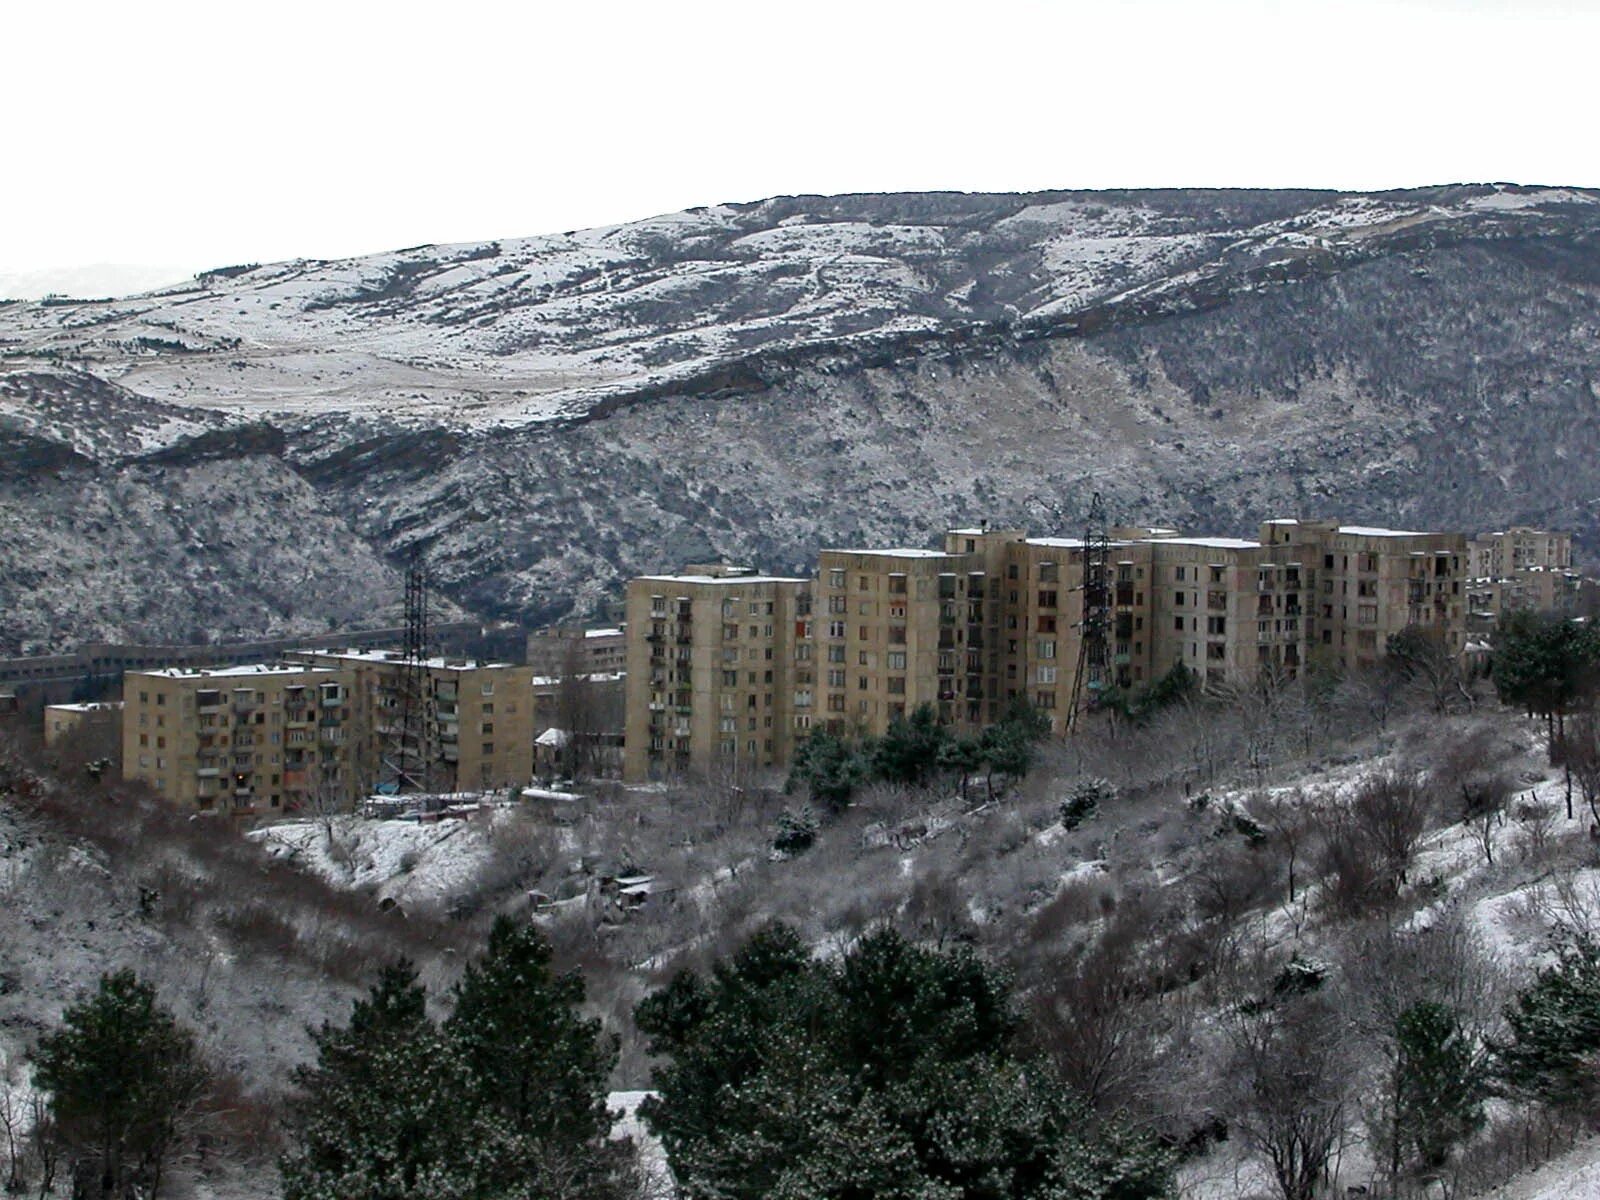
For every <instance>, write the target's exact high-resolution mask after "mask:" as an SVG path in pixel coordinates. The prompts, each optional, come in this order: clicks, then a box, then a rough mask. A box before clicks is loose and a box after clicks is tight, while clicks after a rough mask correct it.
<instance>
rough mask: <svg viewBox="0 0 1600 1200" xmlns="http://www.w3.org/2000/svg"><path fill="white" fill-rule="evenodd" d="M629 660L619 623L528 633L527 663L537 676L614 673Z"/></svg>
mask: <svg viewBox="0 0 1600 1200" xmlns="http://www.w3.org/2000/svg"><path fill="white" fill-rule="evenodd" d="M627 662H628V639H627V636H626V635H625V634H624V632H623V631H622V629H620V628H619V627H617V626H604V627H601V628H584V627H583V626H577V625H552V626H551V627H549V628H548V629H541V630H539V631H537V632H536V633H531V634H529V635H528V666H529V667H531V668H532V670H533V673H534V675H535V676H542V677H545V678H551V677H554V676H558V675H565V674H568V673H577V674H584V675H614V674H616V673H618V672H620V671H622V670H624V669H625V668H626V666H627Z"/></svg>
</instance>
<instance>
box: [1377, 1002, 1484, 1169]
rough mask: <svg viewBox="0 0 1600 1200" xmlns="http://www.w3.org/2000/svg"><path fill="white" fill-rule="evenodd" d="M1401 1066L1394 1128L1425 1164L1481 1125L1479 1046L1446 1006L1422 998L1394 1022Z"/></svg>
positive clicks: (1434, 1162)
mask: <svg viewBox="0 0 1600 1200" xmlns="http://www.w3.org/2000/svg"><path fill="white" fill-rule="evenodd" d="M1395 1041H1396V1044H1397V1045H1398V1047H1399V1052H1400V1057H1399V1062H1398V1067H1399V1070H1398V1072H1397V1077H1396V1083H1397V1087H1396V1089H1395V1090H1396V1095H1395V1097H1394V1101H1393V1103H1394V1107H1395V1126H1396V1129H1397V1131H1398V1133H1399V1135H1400V1137H1401V1139H1402V1141H1403V1142H1404V1143H1406V1144H1407V1145H1409V1147H1410V1148H1411V1150H1412V1152H1413V1153H1415V1154H1416V1156H1417V1159H1418V1161H1419V1162H1420V1163H1421V1164H1422V1165H1423V1166H1425V1167H1438V1166H1441V1165H1443V1163H1444V1162H1445V1160H1446V1159H1447V1158H1449V1156H1450V1151H1451V1150H1453V1149H1454V1148H1455V1147H1456V1146H1458V1145H1460V1144H1461V1143H1462V1142H1464V1141H1466V1140H1467V1138H1469V1137H1471V1136H1472V1135H1473V1134H1474V1133H1476V1132H1477V1131H1478V1130H1479V1129H1481V1128H1482V1127H1483V1120H1484V1118H1483V1101H1484V1086H1483V1072H1482V1067H1481V1064H1480V1062H1479V1056H1478V1052H1477V1049H1476V1047H1474V1046H1473V1044H1472V1041H1471V1039H1470V1038H1469V1037H1468V1036H1467V1034H1466V1032H1465V1031H1464V1030H1463V1029H1462V1028H1461V1020H1460V1018H1459V1017H1458V1016H1457V1015H1456V1013H1455V1011H1454V1010H1453V1009H1451V1008H1450V1007H1449V1006H1448V1005H1444V1004H1439V1003H1436V1002H1434V1001H1426V1000H1424V1001H1419V1002H1417V1003H1416V1004H1413V1005H1411V1006H1410V1007H1409V1008H1407V1009H1406V1010H1405V1011H1404V1012H1402V1013H1401V1014H1400V1017H1399V1019H1398V1020H1397V1021H1396V1022H1395Z"/></svg>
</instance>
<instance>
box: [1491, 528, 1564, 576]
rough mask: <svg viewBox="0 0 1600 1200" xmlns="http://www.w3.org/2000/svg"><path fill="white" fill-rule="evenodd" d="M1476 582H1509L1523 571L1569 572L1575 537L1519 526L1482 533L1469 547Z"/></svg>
mask: <svg viewBox="0 0 1600 1200" xmlns="http://www.w3.org/2000/svg"><path fill="white" fill-rule="evenodd" d="M1467 551H1468V553H1469V554H1470V555H1471V556H1472V561H1471V563H1470V565H1469V567H1468V571H1469V573H1470V574H1471V577H1472V578H1473V579H1507V578H1509V577H1511V576H1514V575H1517V574H1518V573H1520V572H1523V571H1534V570H1538V571H1566V570H1569V569H1570V568H1571V567H1572V535H1571V534H1570V533H1557V532H1555V531H1552V530H1548V529H1529V528H1527V527H1526V526H1522V525H1517V526H1513V527H1512V528H1510V529H1503V530H1499V531H1497V532H1494V533H1480V534H1479V535H1478V536H1477V537H1475V538H1473V539H1472V541H1471V542H1469V543H1468V546H1467Z"/></svg>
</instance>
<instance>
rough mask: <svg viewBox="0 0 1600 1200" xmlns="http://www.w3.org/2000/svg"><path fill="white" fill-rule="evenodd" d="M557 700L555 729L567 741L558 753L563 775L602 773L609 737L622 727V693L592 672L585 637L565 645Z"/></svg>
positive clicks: (573, 776)
mask: <svg viewBox="0 0 1600 1200" xmlns="http://www.w3.org/2000/svg"><path fill="white" fill-rule="evenodd" d="M555 700H556V703H555V713H554V717H555V726H556V728H557V729H560V730H561V731H562V733H563V734H564V735H565V739H566V740H565V741H564V742H563V743H562V745H561V746H560V749H559V752H558V755H559V758H558V761H559V762H560V766H561V771H562V773H563V774H564V775H566V776H568V777H569V778H571V779H574V780H578V779H583V778H585V777H586V776H591V775H595V774H598V773H599V771H600V768H601V766H602V759H603V746H604V744H605V738H606V735H607V734H610V733H614V732H616V731H617V730H619V729H621V728H622V714H621V710H620V704H621V691H620V689H617V688H614V687H608V686H607V684H606V683H604V682H602V681H601V680H598V679H596V678H595V677H594V675H593V674H592V673H591V672H590V671H589V670H588V664H586V663H585V662H584V660H583V641H582V639H581V638H569V639H567V640H566V642H565V643H564V644H563V647H562V656H561V666H560V671H559V673H558V677H557V683H556V698H555Z"/></svg>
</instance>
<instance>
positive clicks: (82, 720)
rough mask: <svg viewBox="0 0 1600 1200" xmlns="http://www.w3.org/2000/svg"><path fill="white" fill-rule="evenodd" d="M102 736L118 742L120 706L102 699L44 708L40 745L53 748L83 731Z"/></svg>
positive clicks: (120, 718)
mask: <svg viewBox="0 0 1600 1200" xmlns="http://www.w3.org/2000/svg"><path fill="white" fill-rule="evenodd" d="M90 731H93V732H96V733H105V734H109V735H111V736H113V737H114V738H116V739H117V741H118V742H119V743H120V741H121V738H122V704H121V702H119V701H113V700H105V701H95V702H92V703H87V704H47V705H45V707H44V744H45V745H46V746H54V745H55V744H56V743H57V742H60V741H63V740H64V739H68V738H73V737H77V736H81V735H82V734H84V733H86V732H90Z"/></svg>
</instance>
